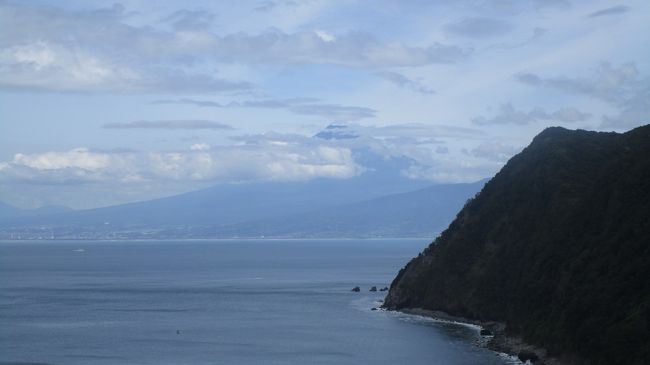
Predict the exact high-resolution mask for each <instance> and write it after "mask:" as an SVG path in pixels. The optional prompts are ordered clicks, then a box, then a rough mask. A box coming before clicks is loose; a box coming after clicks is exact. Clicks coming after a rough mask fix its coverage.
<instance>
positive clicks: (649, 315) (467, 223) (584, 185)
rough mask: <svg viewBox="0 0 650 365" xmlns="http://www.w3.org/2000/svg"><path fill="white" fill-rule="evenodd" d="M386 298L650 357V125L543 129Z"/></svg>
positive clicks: (569, 346)
mask: <svg viewBox="0 0 650 365" xmlns="http://www.w3.org/2000/svg"><path fill="white" fill-rule="evenodd" d="M385 307H387V308H389V309H397V310H399V309H405V308H423V309H429V310H439V311H444V312H447V313H450V314H452V315H456V316H463V317H466V318H469V319H476V320H484V321H500V322H504V323H505V324H506V326H507V327H506V331H507V333H508V334H511V335H516V336H521V337H523V338H524V339H525V340H526V341H528V342H530V343H533V344H535V345H538V346H542V347H545V348H546V349H548V350H549V352H550V353H551V354H554V355H559V356H572V357H574V358H577V359H581V360H580V361H584V362H585V363H589V364H648V363H650V126H644V127H640V128H637V129H634V130H632V131H629V132H627V133H624V134H617V133H597V132H587V131H569V130H566V129H563V128H549V129H546V130H545V131H543V132H542V133H541V134H539V135H538V136H537V137H535V139H534V140H533V142H532V143H531V144H530V146H528V147H527V148H526V149H524V150H523V151H522V152H521V153H520V154H518V155H517V156H515V157H513V158H512V159H511V160H510V161H509V162H508V163H507V164H506V166H504V167H503V169H502V170H501V171H500V172H499V173H498V174H497V175H496V176H495V177H494V178H493V179H492V180H491V181H490V182H488V183H487V185H486V186H485V187H484V188H483V190H482V191H481V192H480V193H479V194H478V195H477V196H476V197H475V198H474V199H472V200H470V201H468V203H467V204H466V205H465V207H464V208H463V209H462V210H461V211H460V212H459V213H458V215H457V217H456V219H455V220H454V221H453V222H452V223H451V225H450V226H449V227H448V228H447V230H446V231H444V232H443V233H442V234H441V235H440V236H439V237H438V238H437V239H436V240H435V241H434V242H433V243H432V244H431V245H430V246H429V247H428V248H426V249H425V250H424V252H422V253H421V254H420V255H419V256H418V257H416V258H414V259H413V260H411V262H409V263H408V265H406V267H405V268H404V269H402V270H401V271H400V272H399V274H398V276H397V277H396V278H395V280H394V281H393V283H392V285H391V288H390V291H389V293H388V295H387V297H386V300H385Z"/></svg>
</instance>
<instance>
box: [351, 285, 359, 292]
mask: <svg viewBox="0 0 650 365" xmlns="http://www.w3.org/2000/svg"><path fill="white" fill-rule="evenodd" d="M351 291H353V292H355V293H358V292H360V291H361V288H359V287H358V286H355V287H354V288H352V290H351Z"/></svg>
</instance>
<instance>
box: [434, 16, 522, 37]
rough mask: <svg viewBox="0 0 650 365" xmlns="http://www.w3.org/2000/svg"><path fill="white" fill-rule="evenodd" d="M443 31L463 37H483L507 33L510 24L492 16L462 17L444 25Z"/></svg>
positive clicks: (510, 26) (510, 27)
mask: <svg viewBox="0 0 650 365" xmlns="http://www.w3.org/2000/svg"><path fill="white" fill-rule="evenodd" d="M444 29H445V31H447V32H449V33H452V34H456V35H459V36H463V37H470V38H485V37H492V36H497V35H501V34H505V33H508V32H510V31H511V30H512V25H511V24H510V23H508V22H506V21H504V20H500V19H494V18H484V17H476V18H463V19H460V20H458V21H456V22H453V23H448V24H446V25H445V26H444Z"/></svg>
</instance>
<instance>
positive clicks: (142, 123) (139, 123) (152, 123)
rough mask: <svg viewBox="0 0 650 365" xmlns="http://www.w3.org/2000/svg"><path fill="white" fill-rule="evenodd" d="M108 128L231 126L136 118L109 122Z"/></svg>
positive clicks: (219, 127)
mask: <svg viewBox="0 0 650 365" xmlns="http://www.w3.org/2000/svg"><path fill="white" fill-rule="evenodd" d="M102 128H106V129H214V130H229V129H233V128H232V127H231V126H229V125H227V124H223V123H219V122H213V121H210V120H136V121H133V122H126V123H108V124H104V125H103V126H102Z"/></svg>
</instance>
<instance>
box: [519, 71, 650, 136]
mask: <svg viewBox="0 0 650 365" xmlns="http://www.w3.org/2000/svg"><path fill="white" fill-rule="evenodd" d="M515 79H516V80H518V81H520V82H522V83H525V84H527V85H531V86H535V87H548V88H554V89H558V90H562V91H564V92H567V93H572V94H577V95H585V96H589V97H592V98H595V99H599V100H602V101H604V102H606V103H607V104H609V105H611V106H613V107H615V108H617V109H618V113H617V114H615V115H605V116H603V122H602V124H601V127H602V128H613V129H618V130H622V129H629V128H631V127H636V126H639V125H641V124H643V123H647V122H648V121H649V120H650V101H648V100H650V79H649V78H647V77H646V78H641V77H640V74H639V71H638V69H637V67H636V65H635V64H634V63H624V64H621V65H620V66H618V67H614V66H612V65H611V64H610V63H608V62H602V63H601V64H600V65H598V67H597V68H596V70H595V72H594V73H593V74H592V75H591V76H590V77H566V76H559V77H542V76H538V75H536V74H532V73H519V74H516V75H515Z"/></svg>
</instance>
